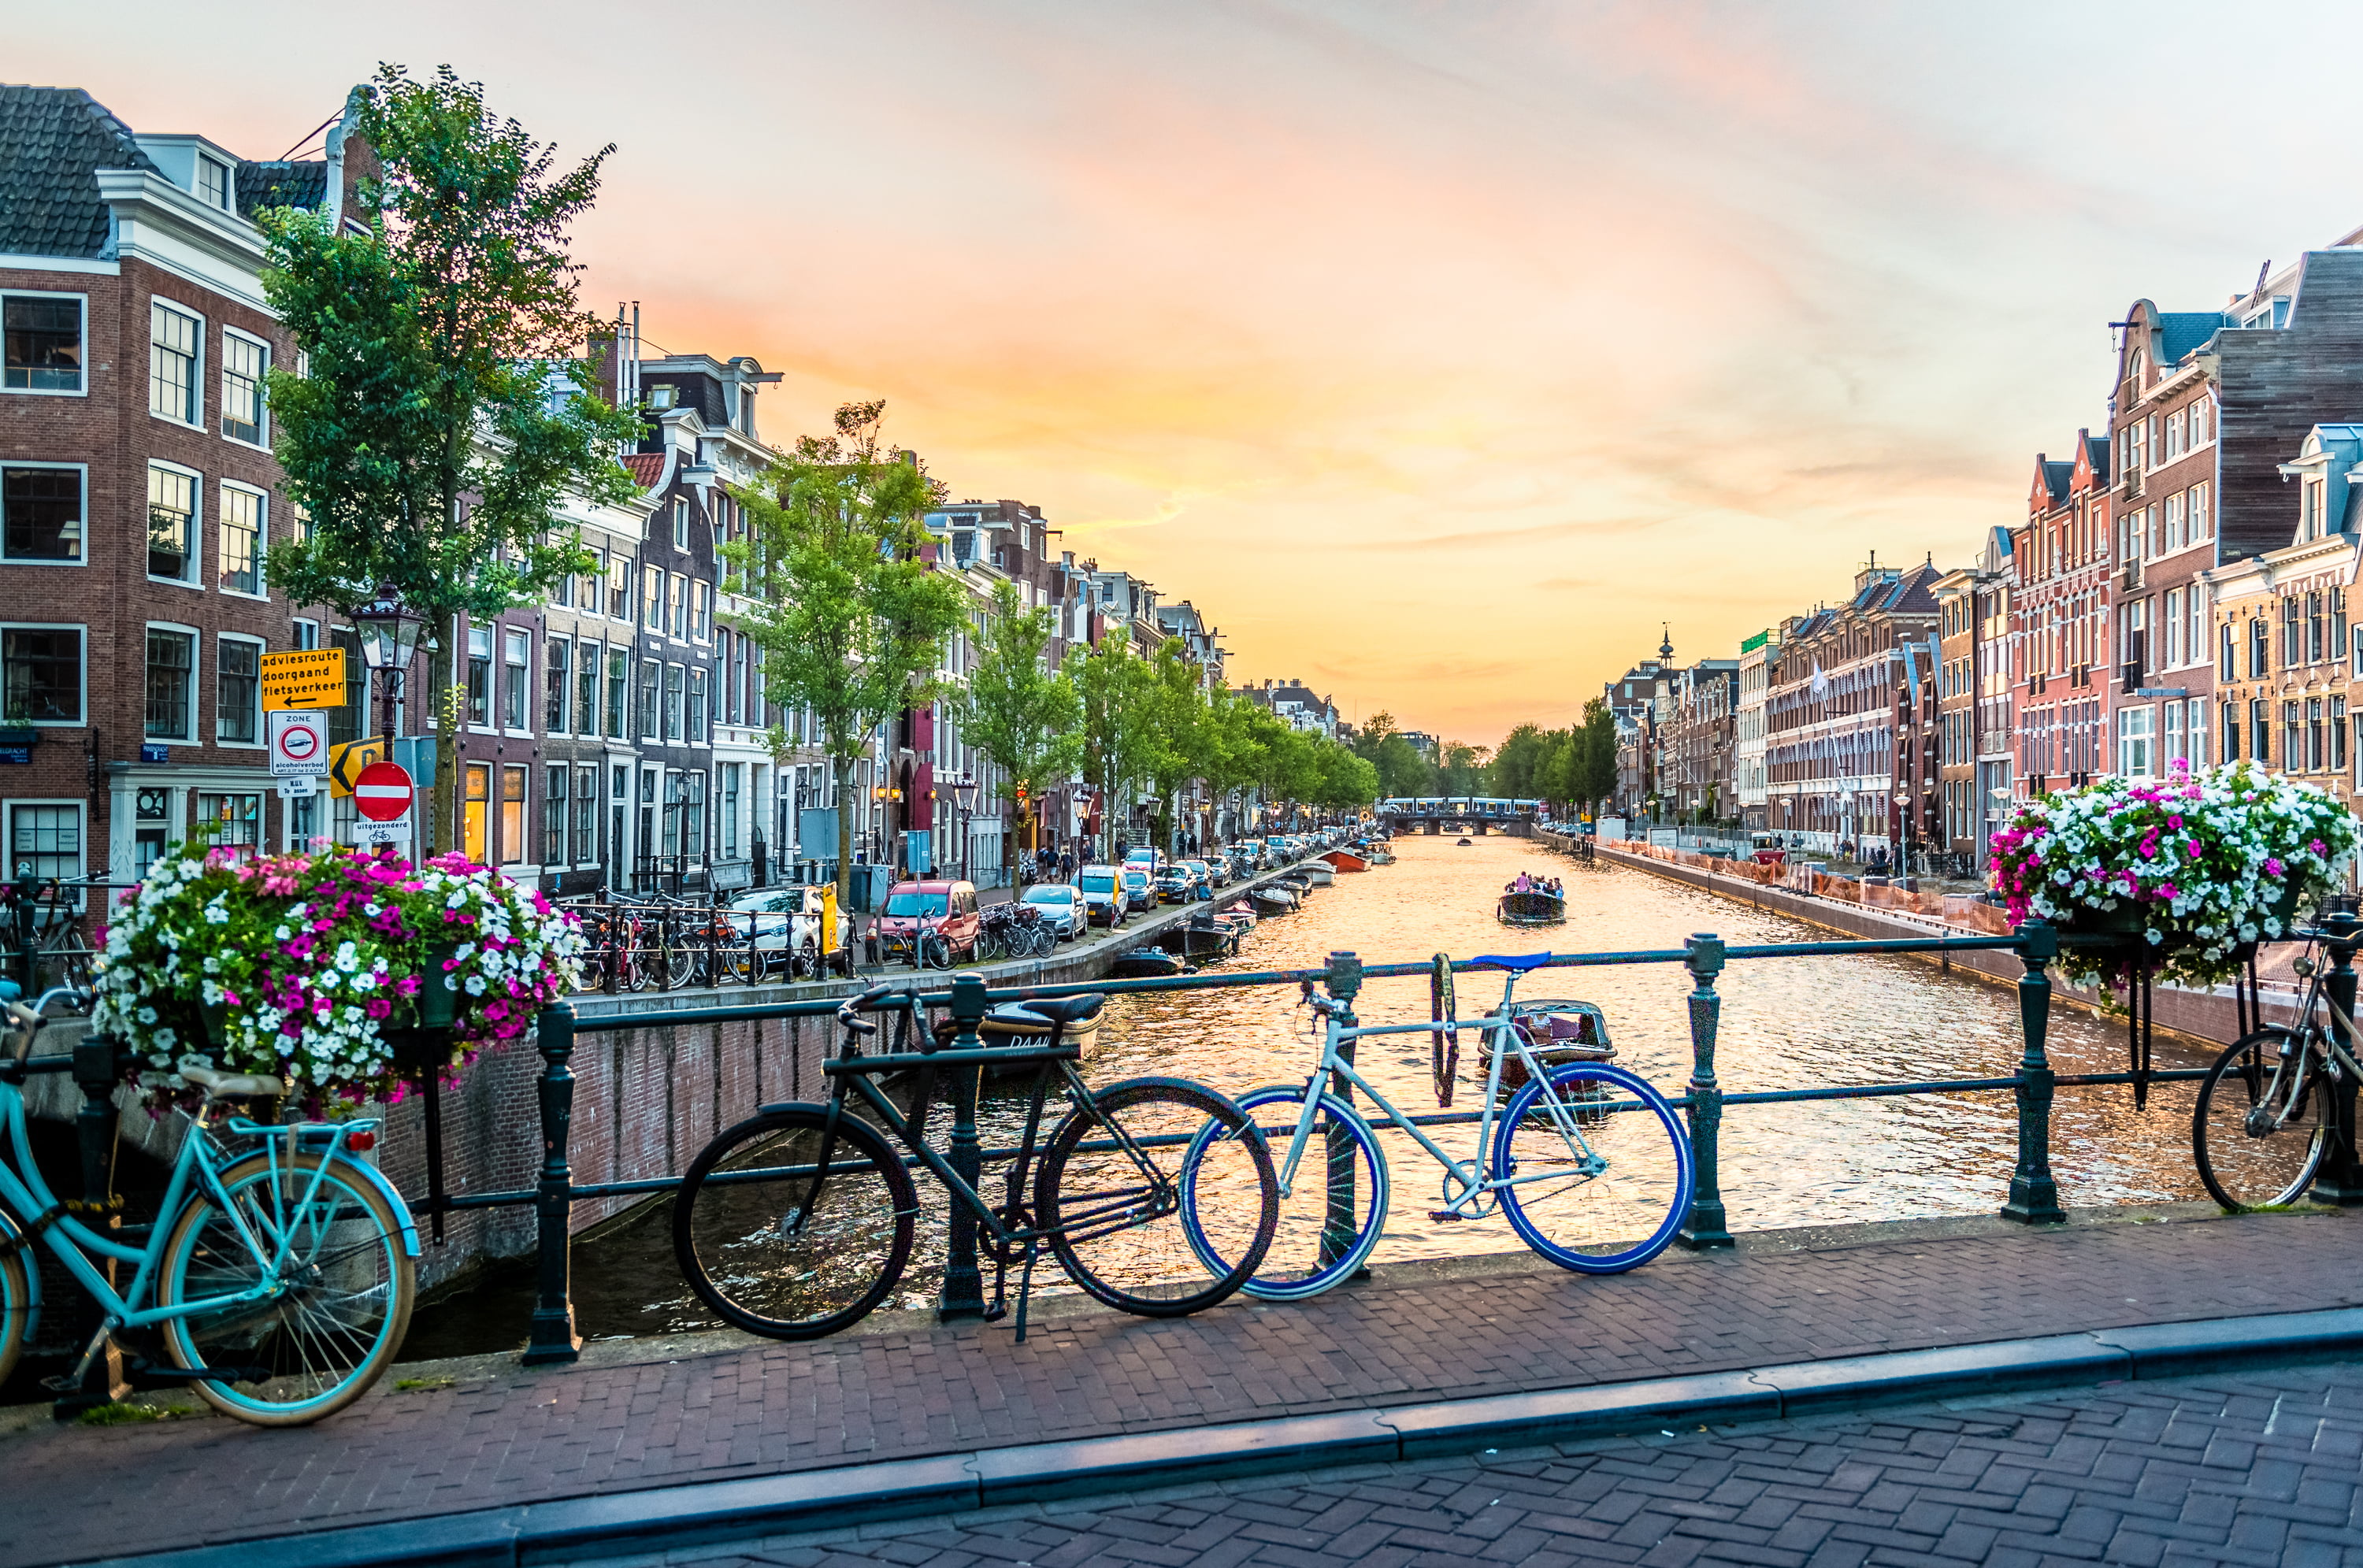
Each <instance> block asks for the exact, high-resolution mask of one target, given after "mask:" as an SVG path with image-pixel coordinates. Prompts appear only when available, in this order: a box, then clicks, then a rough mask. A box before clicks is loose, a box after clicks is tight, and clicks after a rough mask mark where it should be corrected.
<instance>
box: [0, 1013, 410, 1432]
mask: <svg viewBox="0 0 2363 1568" xmlns="http://www.w3.org/2000/svg"><path fill="white" fill-rule="evenodd" d="M16 996H17V989H16V987H15V986H13V985H5V986H0V1002H5V1004H6V1021H7V1022H8V1023H9V1024H12V1025H14V1028H13V1030H0V1134H5V1136H6V1148H5V1149H4V1150H0V1382H5V1381H6V1379H7V1376H8V1375H9V1373H10V1372H12V1371H14V1370H15V1368H16V1364H17V1357H18V1356H19V1355H21V1354H22V1353H23V1352H24V1348H25V1345H26V1342H28V1341H29V1340H30V1339H31V1338H32V1334H33V1329H34V1326H35V1325H36V1324H37V1323H38V1322H39V1318H40V1310H41V1297H40V1273H39V1270H37V1269H34V1268H31V1267H29V1266H28V1259H27V1256H26V1253H27V1252H28V1249H29V1248H30V1246H31V1245H32V1243H33V1242H34V1241H36V1240H39V1242H42V1243H43V1244H44V1245H45V1246H47V1247H48V1248H49V1250H50V1252H51V1253H54V1254H55V1255H56V1257H57V1259H58V1262H59V1263H60V1264H61V1265H63V1267H64V1268H65V1270H66V1272H67V1273H68V1274H70V1275H72V1276H73V1279H74V1281H75V1283H77V1284H78V1285H80V1286H82V1287H83V1290H85V1291H87V1292H88V1293H89V1294H90V1296H91V1297H92V1298H93V1299H94V1300H95V1301H96V1302H97V1303H98V1306H99V1310H100V1314H101V1321H100V1324H99V1328H98V1331H97V1332H96V1333H95V1334H94V1335H93V1336H92V1337H91V1341H90V1345H89V1348H88V1349H86V1350H84V1351H83V1355H82V1359H81V1361H80V1363H79V1364H76V1365H75V1366H74V1367H73V1368H72V1370H71V1371H69V1372H68V1373H66V1374H65V1375H63V1376H61V1377H55V1378H51V1379H50V1380H49V1386H50V1388H52V1389H54V1390H56V1391H58V1392H60V1393H67V1392H71V1391H72V1390H74V1389H77V1388H80V1387H81V1386H83V1376H84V1375H86V1374H87V1373H88V1372H89V1370H90V1367H91V1364H92V1363H93V1362H94V1361H95V1360H96V1359H97V1357H98V1355H99V1353H100V1352H102V1351H103V1350H104V1349H105V1347H106V1344H107V1342H108V1341H109V1340H111V1339H114V1338H116V1336H118V1335H123V1334H127V1333H135V1332H138V1331H143V1330H153V1331H156V1332H157V1335H158V1337H159V1338H161V1340H162V1342H163V1349H164V1353H165V1355H166V1357H167V1358H168V1359H169V1361H170V1362H171V1365H170V1366H159V1365H150V1364H147V1363H146V1362H145V1361H144V1360H140V1361H138V1362H137V1363H136V1365H137V1368H138V1370H139V1372H141V1373H142V1374H143V1375H147V1376H150V1377H164V1378H172V1379H178V1380H181V1381H184V1382H187V1383H188V1384H190V1385H191V1386H193V1387H194V1389H195V1390H196V1393H197V1395H198V1397H200V1398H202V1399H204V1400H205V1402H206V1403H207V1404H209V1405H211V1406H213V1407H214V1408H216V1409H218V1410H220V1411H222V1412H223V1413H224V1414H226V1415H230V1416H235V1417H237V1418H238V1419H240V1420H243V1421H250V1422H252V1423H254V1424H255V1425H257V1426H267V1427H287V1426H301V1425H303V1424H304V1423H305V1422H307V1421H316V1420H318V1419H320V1418H321V1417H323V1416H326V1415H328V1414H330V1413H331V1412H333V1411H336V1410H340V1409H342V1408H345V1407H346V1406H347V1405H349V1404H351V1403H352V1402H353V1401H354V1400H355V1399H358V1398H360V1397H361V1395H362V1394H363V1393H364V1392H366V1391H367V1389H368V1388H369V1386H370V1385H371V1384H372V1383H374V1382H376V1381H377V1379H378V1377H379V1375H381V1374H382V1373H383V1372H384V1371H385V1369H386V1367H387V1366H388V1365H389V1364H392V1362H393V1360H394V1353H395V1351H396V1350H398V1349H399V1348H400V1347H401V1344H402V1336H403V1333H404V1331H405V1330H407V1329H408V1327H409V1325H410V1309H411V1305H412V1301H413V1298H414V1297H415V1295H416V1288H417V1284H416V1269H417V1257H418V1233H417V1231H416V1230H415V1229H413V1228H412V1226H411V1222H410V1211H409V1209H408V1208H407V1207H406V1206H405V1204H404V1203H403V1201H402V1198H401V1196H400V1195H399V1194H398V1193H396V1192H395V1191H394V1187H393V1186H392V1185H391V1184H389V1183H388V1182H387V1181H386V1179H385V1177H384V1176H382V1175H380V1174H379V1173H378V1171H377V1170H376V1169H375V1168H374V1167H373V1166H371V1165H367V1164H365V1163H363V1162H362V1161H361V1160H359V1159H356V1158H355V1157H354V1154H353V1149H354V1141H355V1140H356V1139H357V1138H373V1137H374V1136H375V1134H376V1132H377V1129H378V1123H377V1122H376V1121H365V1120H356V1121H340V1122H335V1123H297V1124H289V1125H281V1124H278V1123H272V1122H259V1121H250V1120H249V1119H247V1118H245V1117H242V1116H232V1115H228V1114H227V1113H226V1112H223V1111H221V1110H218V1109H217V1108H218V1107H219V1106H220V1105H221V1104H222V1102H224V1101H228V1100H277V1099H281V1098H282V1097H283V1096H284V1095H285V1094H286V1092H287V1086H286V1085H285V1084H284V1083H283V1082H282V1081H280V1080H279V1079H277V1078H272V1077H250V1076H244V1075H239V1074H231V1073H218V1072H214V1071H212V1070H210V1069H208V1068H205V1067H200V1066H183V1067H182V1068H181V1069H180V1076H181V1077H182V1079H183V1081H185V1082H186V1083H189V1084H191V1085H193V1086H194V1087H195V1088H197V1089H198V1090H199V1091H200V1093H202V1095H203V1096H204V1107H203V1109H202V1110H201V1111H200V1112H199V1113H198V1114H197V1115H194V1116H189V1117H185V1118H184V1119H183V1120H184V1121H186V1122H187V1126H186V1128H185V1129H184V1136H183V1138H182V1140H181V1150H180V1154H179V1155H178V1157H177V1158H176V1159H175V1160H174V1161H173V1164H172V1180H171V1182H170V1184H169V1185H167V1187H165V1189H164V1198H163V1201H162V1202H161V1204H160V1205H159V1206H158V1209H157V1211H156V1212H157V1218H156V1220H155V1222H154V1223H153V1224H151V1225H148V1226H145V1227H140V1226H124V1227H121V1228H119V1229H113V1230H109V1231H99V1230H96V1229H94V1228H93V1226H92V1225H91V1224H89V1223H86V1222H85V1220H84V1219H83V1218H78V1217H77V1214H78V1213H80V1214H83V1215H88V1216H90V1217H91V1218H95V1217H96V1214H97V1212H98V1211H99V1208H100V1206H91V1205H83V1204H78V1203H66V1202H61V1201H60V1200H59V1198H57V1197H56V1196H55V1195H54V1194H52V1193H51V1192H50V1187H49V1184H48V1183H47V1182H45V1181H44V1180H43V1179H42V1177H41V1173H40V1170H39V1167H38V1166H36V1165H35V1164H34V1163H33V1151H32V1144H31V1141H30V1136H29V1132H28V1127H27V1123H26V1114H25V1093H24V1083H25V1079H26V1077H28V1075H29V1074H32V1073H37V1072H49V1071H58V1070H62V1069H63V1068H64V1067H65V1066H67V1065H68V1064H70V1062H71V1061H72V1058H71V1057H50V1058H47V1059H44V1060H39V1061H36V1060H34V1059H33V1056H32V1049H33V1041H34V1038H35V1036H36V1035H38V1034H39V1032H40V1030H41V1026H42V1024H43V1022H44V1021H46V1017H47V1012H48V1009H49V1008H50V1005H51V1004H53V1003H58V1002H64V1003H67V1004H70V1005H72V1006H74V1007H76V1008H77V1009H78V1010H87V1008H88V1007H89V1005H90V994H89V993H88V992H87V991H76V990H72V989H69V988H63V987H61V988H58V989H56V990H52V991H50V992H48V993H47V994H45V995H44V996H43V997H42V998H41V999H40V1000H39V1002H36V1003H35V1004H33V1005H32V1006H30V1007H28V1006H26V1005H25V1004H24V1003H22V1002H21V1001H18V1000H17V999H16ZM11 1033H13V1036H14V1038H13V1039H10V1038H8V1037H7V1036H8V1035H9V1034H11ZM233 1143H235V1145H236V1146H232V1144H233ZM143 1231H144V1233H143ZM135 1242H136V1243H137V1244H136V1245H135V1244H133V1243H135ZM116 1264H130V1265H132V1270H133V1272H132V1276H131V1283H130V1284H129V1285H128V1286H126V1287H124V1288H122V1289H119V1290H118V1289H117V1288H116V1282H115V1272H116Z"/></svg>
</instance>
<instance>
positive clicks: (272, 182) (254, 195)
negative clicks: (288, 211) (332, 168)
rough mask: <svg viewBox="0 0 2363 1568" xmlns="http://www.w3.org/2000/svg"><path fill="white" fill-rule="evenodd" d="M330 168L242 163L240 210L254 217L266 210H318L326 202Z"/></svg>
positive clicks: (314, 164) (289, 164)
mask: <svg viewBox="0 0 2363 1568" xmlns="http://www.w3.org/2000/svg"><path fill="white" fill-rule="evenodd" d="M327 194H328V166H327V164H326V163H325V162H316V163H240V164H239V166H238V211H239V216H240V217H246V218H251V217H252V216H254V215H255V214H256V213H258V212H260V211H261V210H262V209H263V208H265V207H316V206H318V205H319V204H321V203H322V202H324V201H326V200H327Z"/></svg>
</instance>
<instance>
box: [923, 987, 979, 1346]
mask: <svg viewBox="0 0 2363 1568" xmlns="http://www.w3.org/2000/svg"><path fill="white" fill-rule="evenodd" d="M951 1014H952V1023H953V1026H954V1027H955V1028H956V1029H957V1031H958V1032H957V1033H956V1034H954V1035H953V1037H952V1049H953V1050H955V1051H974V1050H978V1049H980V1048H982V1046H983V1044H984V1042H983V1041H982V1039H980V1038H979V1037H978V1035H977V1025H978V1024H980V1023H982V1022H983V1021H984V978H983V977H982V976H981V975H962V976H960V977H958V978H956V979H954V980H953V981H952V1006H951ZM982 1077H983V1073H982V1069H980V1068H978V1067H977V1066H974V1065H973V1064H971V1065H969V1066H960V1067H954V1068H953V1069H952V1082H951V1089H952V1146H951V1149H950V1151H949V1154H948V1156H947V1157H948V1159H949V1163H950V1165H951V1167H952V1171H953V1173H954V1174H955V1175H957V1176H959V1177H960V1180H962V1181H964V1182H966V1183H968V1185H969V1187H970V1188H971V1190H972V1191H975V1192H979V1193H982V1191H983V1190H984V1160H983V1157H982V1153H983V1152H982V1150H981V1149H979V1148H978V1146H977V1142H976V1094H977V1084H978V1081H979V1080H980V1079H981V1078H982ZM919 1135H920V1136H921V1137H925V1136H926V1129H924V1128H922V1129H920V1132H919ZM951 1210H952V1213H951V1234H950V1237H949V1243H948V1246H947V1249H946V1255H945V1258H944V1289H943V1294H942V1296H940V1297H937V1303H936V1316H937V1318H938V1319H941V1320H945V1321H947V1322H949V1320H952V1319H955V1318H982V1317H983V1316H984V1275H982V1273H981V1272H980V1271H979V1270H978V1268H977V1266H976V1216H975V1214H973V1213H972V1212H971V1211H970V1209H969V1207H968V1205H966V1204H964V1203H955V1204H953V1205H952V1206H951Z"/></svg>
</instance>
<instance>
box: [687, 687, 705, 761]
mask: <svg viewBox="0 0 2363 1568" xmlns="http://www.w3.org/2000/svg"><path fill="white" fill-rule="evenodd" d="M705 702H706V698H705V671H704V670H703V669H693V670H691V671H690V672H689V738H690V739H691V740H693V741H698V742H701V743H702V742H703V741H704V739H705V721H706V712H707V711H706V706H705Z"/></svg>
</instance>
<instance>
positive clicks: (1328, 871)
mask: <svg viewBox="0 0 2363 1568" xmlns="http://www.w3.org/2000/svg"><path fill="white" fill-rule="evenodd" d="M1297 874H1298V875H1299V876H1301V877H1303V878H1304V880H1305V882H1306V884H1307V885H1308V886H1311V887H1315V888H1326V887H1330V886H1332V885H1333V884H1335V883H1336V882H1337V871H1336V870H1335V869H1334V868H1333V867H1331V866H1330V865H1329V863H1328V862H1327V861H1326V860H1308V861H1306V862H1305V863H1304V867H1302V869H1300V870H1299V872H1298V873H1297Z"/></svg>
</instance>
